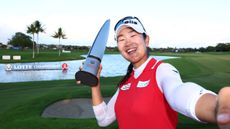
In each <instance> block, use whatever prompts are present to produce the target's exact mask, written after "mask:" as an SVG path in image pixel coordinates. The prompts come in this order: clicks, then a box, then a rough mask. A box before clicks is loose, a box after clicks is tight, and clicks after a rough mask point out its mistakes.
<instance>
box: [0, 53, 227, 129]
mask: <svg viewBox="0 0 230 129" xmlns="http://www.w3.org/2000/svg"><path fill="white" fill-rule="evenodd" d="M6 53H7V54H9V55H16V54H20V55H21V56H22V60H21V61H20V62H39V61H61V60H76V59H82V57H80V55H82V54H87V52H85V51H80V52H79V51H78V52H71V53H63V54H62V55H61V56H60V57H59V56H57V52H56V51H46V52H41V53H40V54H39V55H36V56H35V57H36V58H35V59H32V58H31V57H32V56H31V51H9V50H1V51H0V55H1V56H2V55H3V54H6ZM151 55H158V56H161V55H162V56H176V57H180V58H175V59H169V60H165V61H164V62H167V63H170V64H172V65H173V66H175V67H176V68H177V69H178V70H179V72H180V75H181V77H182V79H183V81H184V82H195V83H197V84H200V85H202V86H203V87H205V88H207V89H210V90H212V91H214V92H215V93H218V91H219V90H220V89H221V88H222V87H224V86H230V52H211V53H157V54H156V53H154V52H152V53H151ZM0 63H3V64H5V63H12V62H11V61H2V60H1V61H0ZM44 76H45V75H44ZM119 79H121V77H106V78H105V77H102V78H101V90H102V95H103V97H110V96H112V95H113V94H114V92H115V91H116V86H117V83H118V81H119ZM90 97H91V90H90V87H88V86H84V85H76V83H75V80H52V81H35V82H17V83H2V82H0V129H100V128H101V127H99V126H98V125H97V123H96V119H94V118H90V119H65V118H43V117H41V114H42V112H43V111H44V109H45V108H46V107H47V106H49V105H50V104H52V103H54V102H57V101H59V100H63V99H73V98H90ZM185 97H186V96H185ZM117 128H118V126H117V123H116V122H114V123H113V124H112V125H110V126H108V127H105V128H104V129H117ZM177 129H218V127H217V126H216V125H214V124H204V123H199V122H197V121H194V120H192V119H190V118H187V117H185V116H183V115H179V123H178V127H177Z"/></svg>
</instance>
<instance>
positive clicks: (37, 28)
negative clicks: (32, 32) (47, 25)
mask: <svg viewBox="0 0 230 129" xmlns="http://www.w3.org/2000/svg"><path fill="white" fill-rule="evenodd" d="M34 26H35V28H36V34H37V45H38V46H37V53H38V54H39V48H40V45H39V43H38V40H39V32H45V29H44V28H43V26H42V24H41V23H40V22H39V21H38V20H37V21H35V22H34Z"/></svg>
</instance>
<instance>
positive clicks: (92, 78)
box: [75, 19, 110, 86]
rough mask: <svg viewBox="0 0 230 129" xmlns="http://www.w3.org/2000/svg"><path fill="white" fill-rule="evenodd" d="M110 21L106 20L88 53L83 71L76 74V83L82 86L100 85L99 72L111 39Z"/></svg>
mask: <svg viewBox="0 0 230 129" xmlns="http://www.w3.org/2000/svg"><path fill="white" fill-rule="evenodd" d="M109 28H110V20H109V19H108V20H106V21H105V23H104V24H103V26H102V27H101V29H100V31H99V32H98V34H97V37H96V38H95V40H94V42H93V45H92V47H91V48H90V50H89V52H88V56H87V58H86V60H85V62H84V64H83V68H82V70H81V71H78V72H76V74H75V79H76V81H81V83H82V84H85V85H88V86H95V85H97V83H98V79H97V72H98V68H99V66H100V63H101V60H102V57H103V55H104V51H105V48H106V43H107V40H108V37H109Z"/></svg>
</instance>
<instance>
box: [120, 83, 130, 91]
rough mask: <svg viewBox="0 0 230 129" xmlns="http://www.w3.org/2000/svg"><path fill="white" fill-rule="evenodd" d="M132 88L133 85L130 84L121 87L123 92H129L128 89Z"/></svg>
mask: <svg viewBox="0 0 230 129" xmlns="http://www.w3.org/2000/svg"><path fill="white" fill-rule="evenodd" d="M130 86H131V83H128V84H126V85H123V86H122V87H121V90H128V89H129V88H130Z"/></svg>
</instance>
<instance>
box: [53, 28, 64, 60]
mask: <svg viewBox="0 0 230 129" xmlns="http://www.w3.org/2000/svg"><path fill="white" fill-rule="evenodd" d="M52 37H54V38H58V40H59V56H60V55H61V50H60V49H61V47H60V40H61V38H62V39H66V35H65V34H64V32H63V31H62V28H61V27H60V28H58V31H57V32H55V33H54V35H52Z"/></svg>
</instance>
